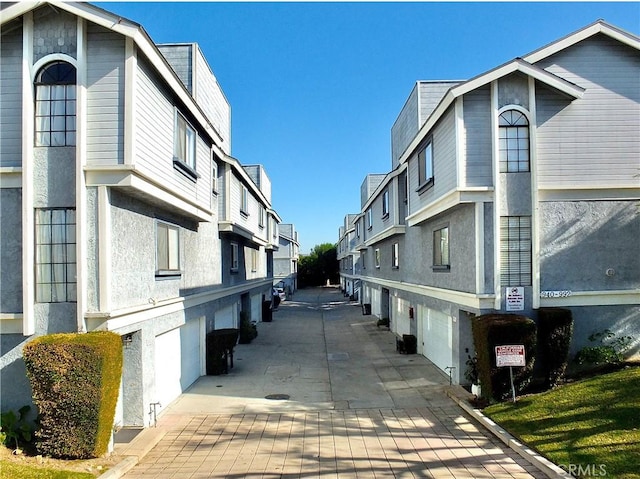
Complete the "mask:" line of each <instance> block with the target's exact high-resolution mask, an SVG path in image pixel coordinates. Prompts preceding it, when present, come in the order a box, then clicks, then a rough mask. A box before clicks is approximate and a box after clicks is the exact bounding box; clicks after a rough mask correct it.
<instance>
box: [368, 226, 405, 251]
mask: <svg viewBox="0 0 640 479" xmlns="http://www.w3.org/2000/svg"><path fill="white" fill-rule="evenodd" d="M405 231H406V226H404V225H394V226H390V227H389V228H387V229H385V230H384V231H381V232H380V233H377V234H376V235H374V236H372V237H371V238H369V239H368V240H367V241H365V242H364V245H365V246H373V245H374V244H376V243H379V242H380V241H382V240H385V239H387V238H391V237H392V236H396V235H402V234H404V233H405Z"/></svg>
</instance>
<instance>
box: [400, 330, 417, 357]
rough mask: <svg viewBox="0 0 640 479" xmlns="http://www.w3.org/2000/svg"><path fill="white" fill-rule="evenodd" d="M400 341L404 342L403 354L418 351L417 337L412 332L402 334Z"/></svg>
mask: <svg viewBox="0 0 640 479" xmlns="http://www.w3.org/2000/svg"><path fill="white" fill-rule="evenodd" d="M402 342H403V343H404V351H405V352H404V353H405V354H416V353H417V352H418V338H416V337H415V336H414V335H413V334H403V335H402Z"/></svg>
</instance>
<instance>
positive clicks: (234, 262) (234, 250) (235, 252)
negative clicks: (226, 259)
mask: <svg viewBox="0 0 640 479" xmlns="http://www.w3.org/2000/svg"><path fill="white" fill-rule="evenodd" d="M239 264H240V258H239V249H238V243H231V271H232V272H237V271H238V265H239Z"/></svg>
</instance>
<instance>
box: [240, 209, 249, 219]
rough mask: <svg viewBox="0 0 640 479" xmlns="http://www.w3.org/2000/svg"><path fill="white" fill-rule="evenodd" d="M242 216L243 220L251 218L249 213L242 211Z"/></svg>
mask: <svg viewBox="0 0 640 479" xmlns="http://www.w3.org/2000/svg"><path fill="white" fill-rule="evenodd" d="M240 214H241V215H242V217H243V218H248V217H249V213H247V212H246V211H243V210H240Z"/></svg>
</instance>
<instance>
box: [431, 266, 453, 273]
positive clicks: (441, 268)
mask: <svg viewBox="0 0 640 479" xmlns="http://www.w3.org/2000/svg"><path fill="white" fill-rule="evenodd" d="M431 269H432V270H433V272H434V273H436V272H438V273H448V272H449V271H451V266H450V265H448V264H446V265H444V264H443V265H434V266H432V267H431Z"/></svg>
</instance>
